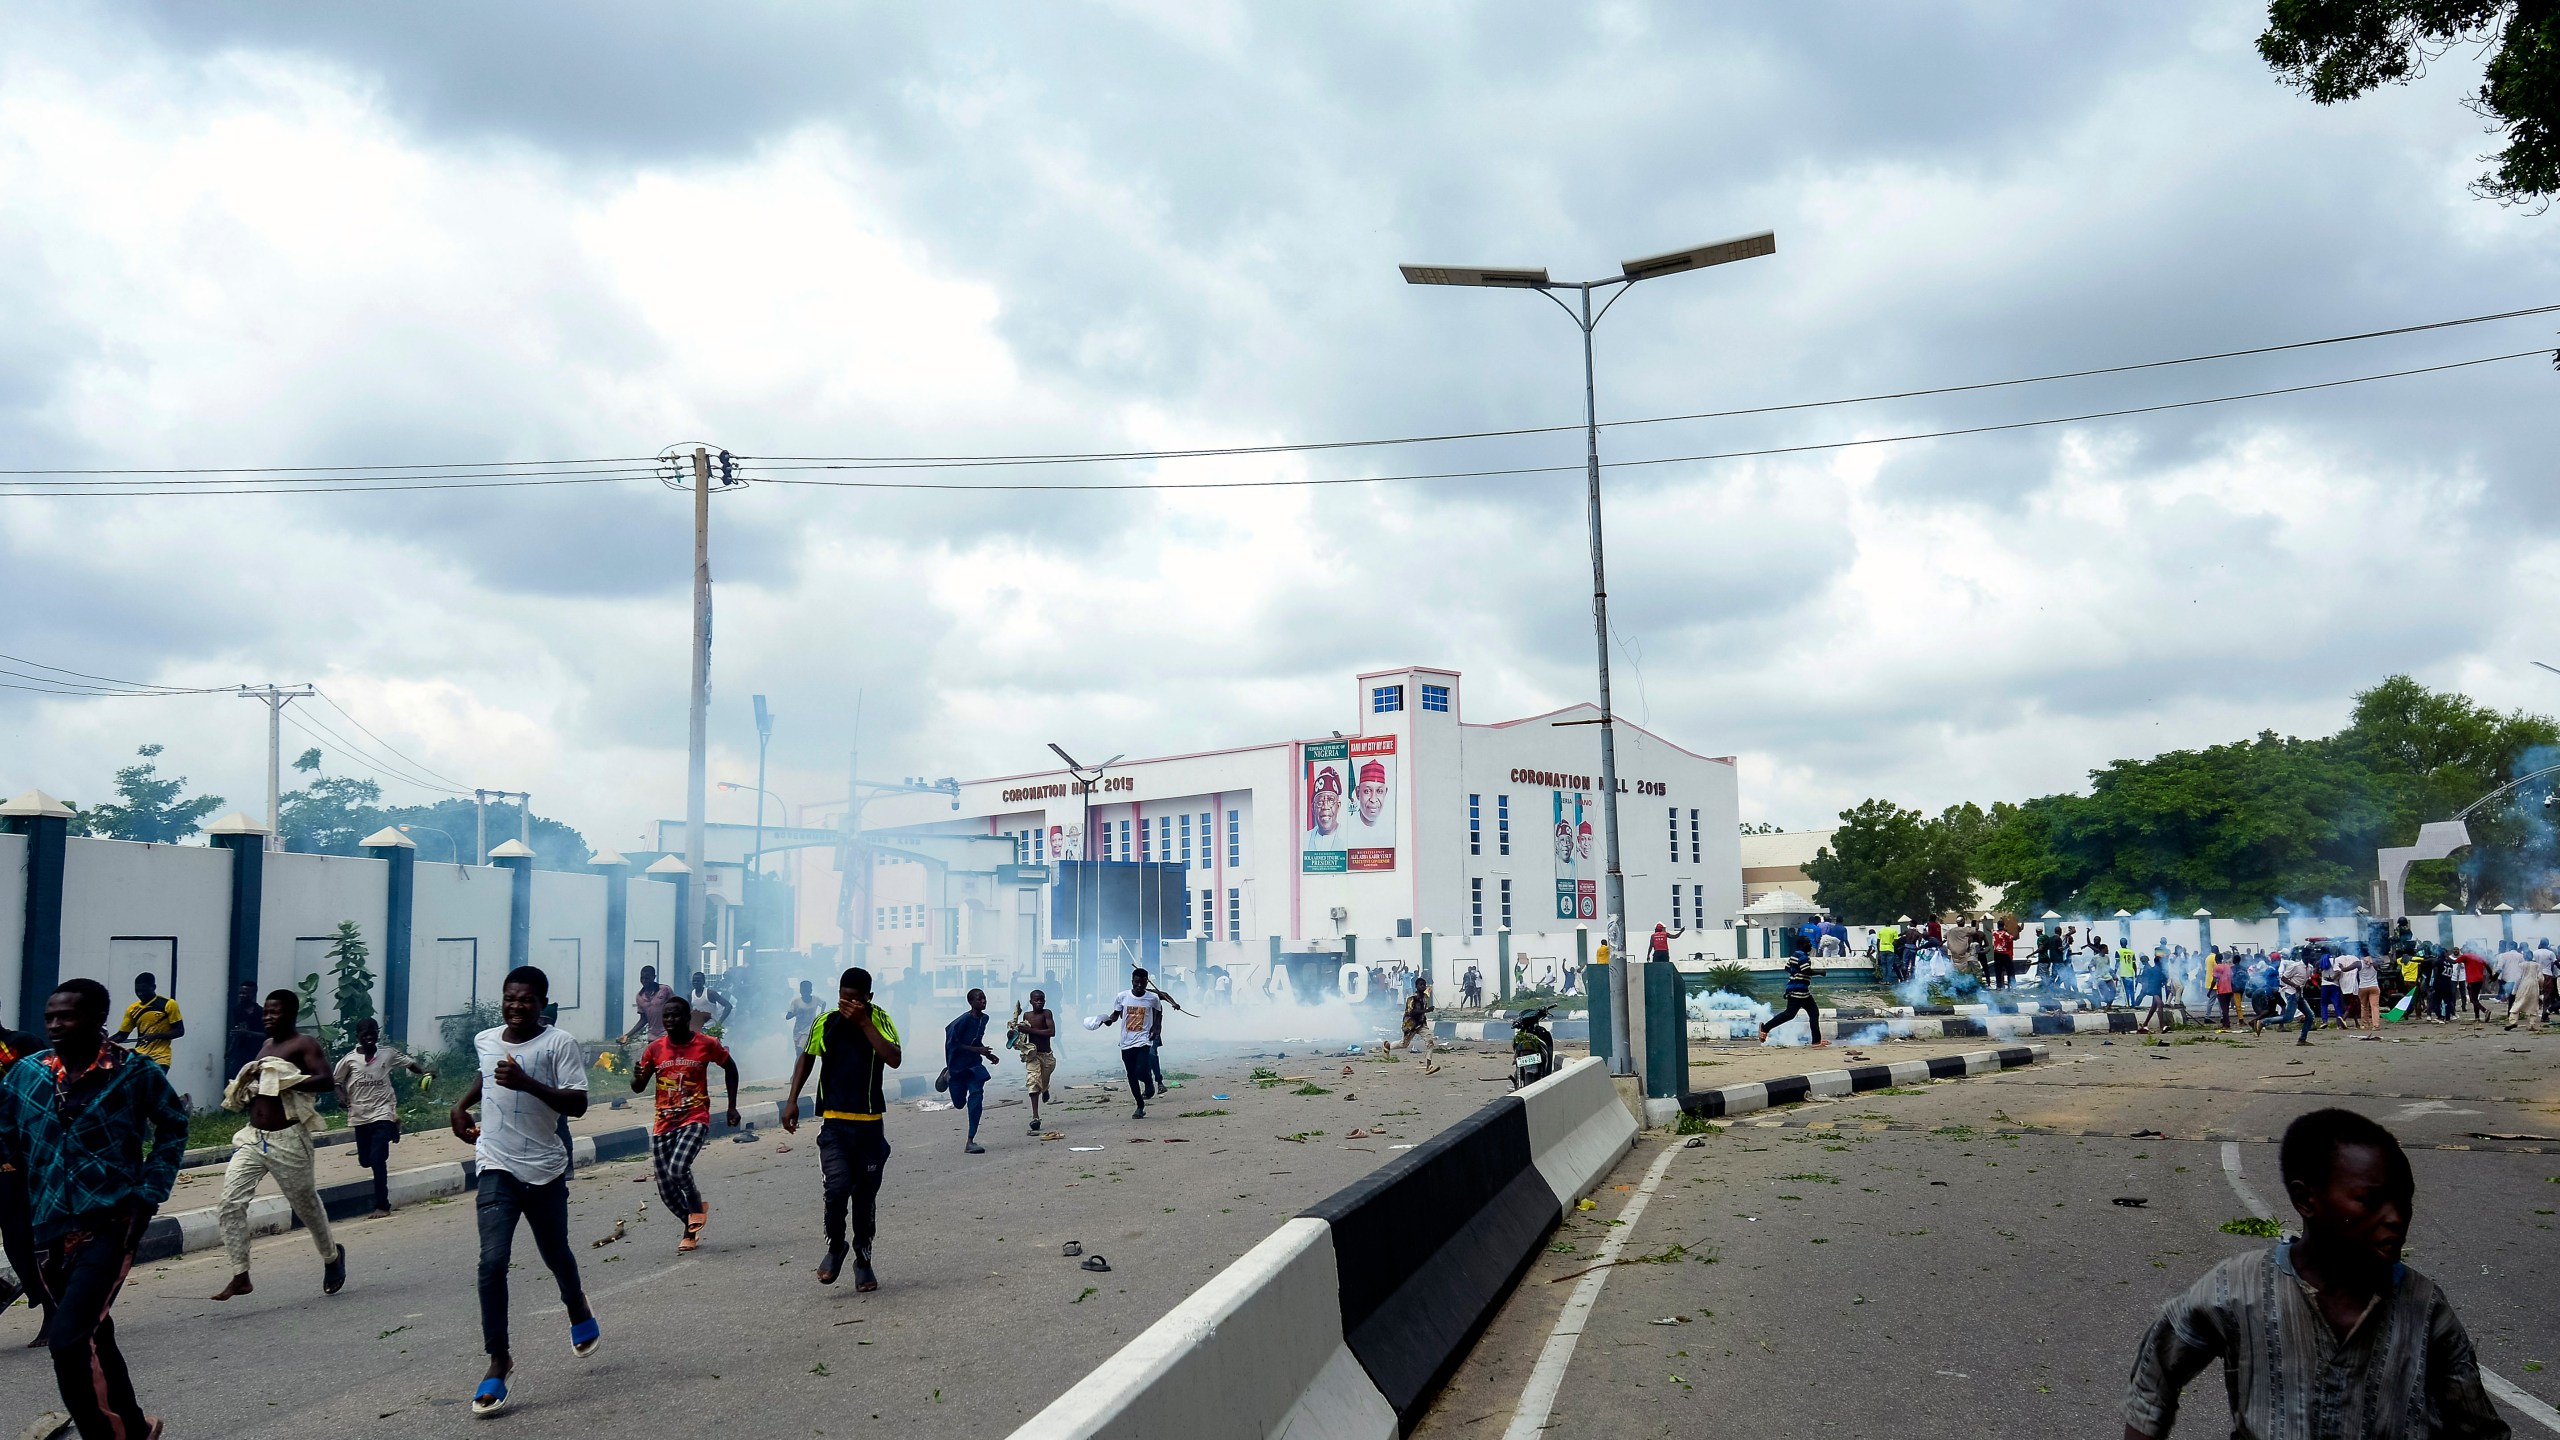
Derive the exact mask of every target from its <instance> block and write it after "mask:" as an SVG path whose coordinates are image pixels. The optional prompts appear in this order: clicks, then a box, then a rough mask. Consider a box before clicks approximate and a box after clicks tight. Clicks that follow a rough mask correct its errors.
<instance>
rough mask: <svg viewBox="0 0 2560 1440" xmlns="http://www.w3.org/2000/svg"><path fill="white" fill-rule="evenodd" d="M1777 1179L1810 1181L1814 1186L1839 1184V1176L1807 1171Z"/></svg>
mask: <svg viewBox="0 0 2560 1440" xmlns="http://www.w3.org/2000/svg"><path fill="white" fill-rule="evenodd" d="M1778 1178H1779V1179H1781V1180H1810V1181H1812V1182H1813V1183H1815V1184H1816V1185H1837V1184H1839V1183H1840V1177H1839V1176H1837V1175H1825V1174H1823V1173H1822V1172H1821V1171H1819V1170H1807V1171H1804V1172H1802V1173H1800V1174H1795V1175H1781V1176H1779V1177H1778Z"/></svg>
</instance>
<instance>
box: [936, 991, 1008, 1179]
mask: <svg viewBox="0 0 2560 1440" xmlns="http://www.w3.org/2000/svg"><path fill="white" fill-rule="evenodd" d="M995 1062H996V1052H995V1051H993V1050H990V1049H988V1048H987V992H986V991H984V990H971V991H970V992H969V1008H968V1009H966V1010H963V1011H961V1012H960V1013H959V1015H958V1016H957V1017H955V1018H954V1019H953V1020H952V1022H951V1023H950V1024H948V1025H945V1026H943V1027H942V1064H943V1068H944V1073H945V1074H946V1075H947V1076H948V1082H947V1083H948V1085H949V1087H950V1090H951V1108H953V1109H954V1110H962V1111H966V1112H967V1113H968V1116H969V1138H968V1139H967V1140H966V1141H964V1142H962V1144H961V1146H960V1148H961V1149H962V1150H963V1151H965V1152H967V1153H969V1154H971V1155H984V1154H986V1153H987V1147H986V1146H984V1145H981V1144H979V1143H978V1117H979V1115H981V1114H982V1113H984V1112H985V1110H986V1108H987V1067H988V1066H989V1065H992V1064H994V1063H995Z"/></svg>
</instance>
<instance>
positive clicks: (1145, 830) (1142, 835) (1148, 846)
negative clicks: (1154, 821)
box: [1138, 820, 1156, 860]
mask: <svg viewBox="0 0 2560 1440" xmlns="http://www.w3.org/2000/svg"><path fill="white" fill-rule="evenodd" d="M1138 858H1139V859H1141V860H1153V859H1154V858H1156V837H1155V827H1154V826H1152V825H1149V824H1148V823H1147V822H1146V821H1144V820H1140V821H1139V822H1138Z"/></svg>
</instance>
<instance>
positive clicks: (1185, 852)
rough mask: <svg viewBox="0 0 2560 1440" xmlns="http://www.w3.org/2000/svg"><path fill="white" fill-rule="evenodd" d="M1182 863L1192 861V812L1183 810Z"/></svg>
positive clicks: (1186, 863)
mask: <svg viewBox="0 0 2560 1440" xmlns="http://www.w3.org/2000/svg"><path fill="white" fill-rule="evenodd" d="M1182 863H1183V864H1185V865H1188V864H1190V863H1191V812H1190V811H1188V810H1185V811H1184V812H1182Z"/></svg>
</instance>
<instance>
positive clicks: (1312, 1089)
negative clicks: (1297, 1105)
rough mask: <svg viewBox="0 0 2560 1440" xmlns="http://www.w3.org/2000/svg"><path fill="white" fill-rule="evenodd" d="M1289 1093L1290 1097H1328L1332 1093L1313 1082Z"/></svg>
mask: <svg viewBox="0 0 2560 1440" xmlns="http://www.w3.org/2000/svg"><path fill="white" fill-rule="evenodd" d="M1289 1093H1290V1094H1292V1095H1330V1094H1332V1093H1333V1092H1332V1091H1330V1090H1327V1089H1326V1088H1324V1087H1323V1086H1321V1085H1319V1084H1317V1083H1316V1082H1314V1081H1313V1080H1310V1081H1308V1082H1307V1083H1306V1084H1304V1085H1301V1086H1299V1087H1298V1088H1297V1089H1295V1090H1292V1091H1290V1092H1289Z"/></svg>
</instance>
